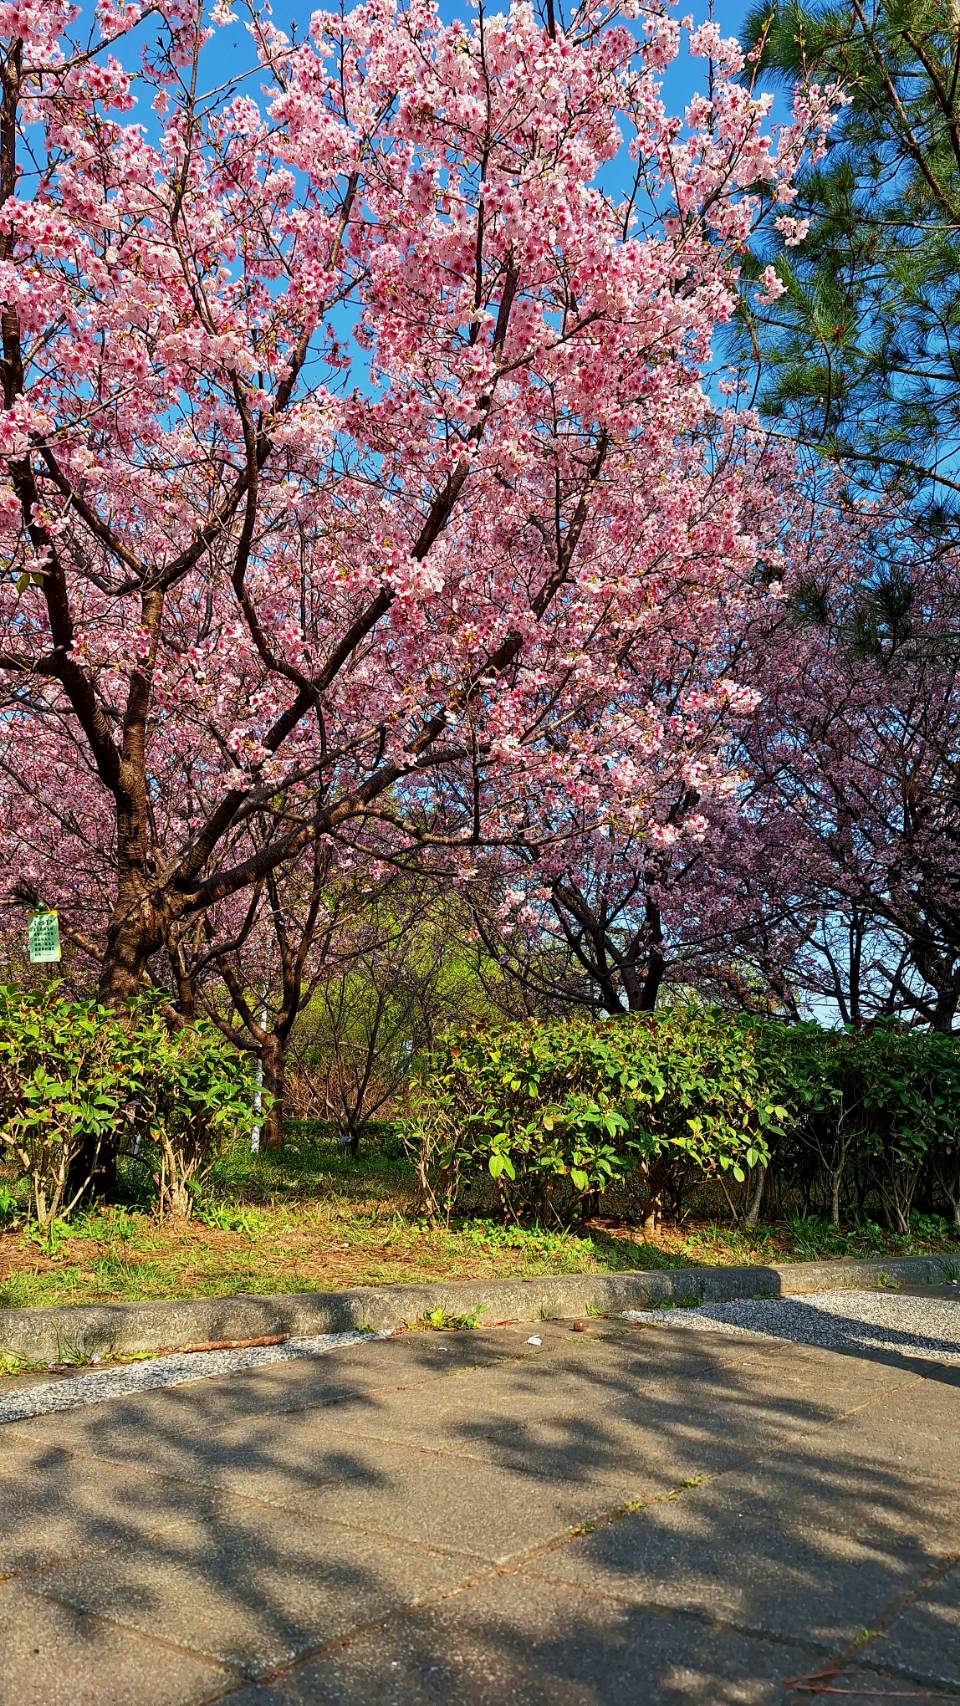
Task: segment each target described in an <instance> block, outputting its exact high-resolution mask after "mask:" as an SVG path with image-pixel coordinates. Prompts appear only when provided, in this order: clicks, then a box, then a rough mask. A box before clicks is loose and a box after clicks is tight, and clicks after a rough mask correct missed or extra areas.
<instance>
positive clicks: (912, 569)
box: [745, 515, 960, 1032]
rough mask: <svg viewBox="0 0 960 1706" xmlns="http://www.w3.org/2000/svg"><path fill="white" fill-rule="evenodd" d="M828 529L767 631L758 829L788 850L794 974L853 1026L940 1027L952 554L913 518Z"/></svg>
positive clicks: (946, 936) (951, 1015)
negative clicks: (814, 564)
mask: <svg viewBox="0 0 960 1706" xmlns="http://www.w3.org/2000/svg"><path fill="white" fill-rule="evenodd" d="M833 532H834V537H835V540H836V541H838V542H839V543H838V548H837V549H836V550H835V551H834V553H833V554H832V557H831V555H829V554H824V555H823V556H822V557H821V560H820V563H819V566H818V568H817V572H816V573H815V574H813V575H811V574H800V575H798V579H797V582H796V584H795V586H794V587H793V589H792V596H791V598H790V600H789V601H788V603H787V605H786V607H785V610H784V613H783V617H782V619H781V621H780V622H779V623H778V625H777V628H776V631H775V632H772V633H771V635H770V643H769V644H768V645H767V647H766V652H765V664H764V672H763V673H764V679H763V688H764V692H763V699H762V706H761V711H760V714H759V715H758V717H757V718H756V719H755V720H754V722H753V723H752V724H751V725H750V726H749V727H748V729H747V731H746V736H745V739H746V744H747V747H748V750H749V755H750V756H749V762H750V764H751V767H752V769H753V772H754V775H755V777H756V778H757V784H758V787H759V788H760V790H761V793H762V796H763V809H764V811H765V812H766V814H767V818H768V822H769V824H770V826H771V828H772V829H773V831H774V832H775V833H777V834H779V835H780V836H782V837H783V838H785V839H786V840H787V841H788V843H789V844H790V845H791V846H792V848H793V850H794V871H793V876H792V895H791V905H792V907H793V909H794V912H795V915H796V917H797V919H798V922H800V923H801V924H805V927H806V929H805V938H806V949H807V952H806V954H805V956H804V959H805V963H804V964H803V965H802V966H801V967H800V968H799V972H800V980H801V981H802V982H803V983H805V984H806V986H807V988H808V989H809V990H810V992H811V993H812V994H814V995H815V996H817V997H819V998H820V999H828V1000H832V1001H833V1002H834V1003H835V1004H836V1007H837V1009H838V1011H839V1013H840V1015H841V1017H842V1018H844V1019H845V1020H847V1021H849V1022H851V1023H860V1022H864V1021H868V1020H870V1019H872V1018H875V1017H878V1016H883V1015H884V1014H904V1015H906V1016H907V1017H909V1018H911V1019H912V1020H913V1021H914V1022H917V1021H919V1022H922V1023H926V1024H929V1025H930V1026H931V1027H932V1028H933V1029H934V1030H938V1031H944V1032H949V1031H950V1030H951V1029H952V1028H953V1025H954V1022H955V1017H956V1013H957V1008H958V1006H960V787H958V775H960V594H958V591H957V588H958V574H957V563H956V557H955V553H954V551H953V550H952V548H949V547H948V548H946V549H945V550H943V551H940V550H938V549H937V547H936V545H935V543H933V542H931V540H930V538H929V537H928V536H926V535H925V534H917V533H916V531H914V529H913V528H912V526H911V525H910V523H909V519H907V520H904V519H903V518H899V520H898V521H897V523H896V525H893V526H891V522H890V519H889V517H873V518H870V517H860V518H857V517H852V518H851V517H850V516H849V515H847V517H846V518H845V520H844V523H843V525H842V527H841V526H839V525H838V526H837V528H836V529H834V530H833ZM857 536H859V540H858V537H857ZM851 539H852V540H853V543H851ZM858 544H859V548H858Z"/></svg>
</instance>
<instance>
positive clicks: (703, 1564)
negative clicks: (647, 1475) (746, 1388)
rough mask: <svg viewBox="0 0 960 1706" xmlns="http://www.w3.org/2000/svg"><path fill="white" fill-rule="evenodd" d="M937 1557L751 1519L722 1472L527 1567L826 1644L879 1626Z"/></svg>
mask: <svg viewBox="0 0 960 1706" xmlns="http://www.w3.org/2000/svg"><path fill="white" fill-rule="evenodd" d="M933 1561H934V1560H933V1559H932V1558H931V1556H930V1554H929V1553H927V1552H926V1551H925V1550H924V1549H923V1548H922V1547H918V1546H916V1545H915V1544H905V1545H903V1546H902V1547H901V1548H899V1549H892V1550H890V1551H889V1552H884V1551H881V1550H880V1549H878V1548H876V1547H873V1546H867V1545H863V1544H861V1543H860V1542H858V1541H857V1540H855V1539H854V1538H853V1537H852V1536H851V1535H849V1534H843V1533H840V1534H836V1533H834V1532H833V1531H832V1529H831V1528H830V1527H829V1526H826V1527H823V1526H811V1525H807V1524H803V1523H799V1522H797V1521H796V1520H791V1519H790V1518H789V1516H788V1514H787V1513H784V1514H783V1517H782V1518H781V1519H780V1520H777V1518H776V1516H775V1515H773V1514H772V1513H771V1515H770V1517H769V1518H768V1520H766V1521H758V1520H757V1519H756V1518H754V1517H752V1516H751V1515H750V1514H749V1513H744V1511H743V1510H742V1508H741V1501H740V1500H739V1499H738V1497H737V1495H736V1492H735V1491H734V1492H731V1491H729V1490H728V1489H727V1487H726V1480H725V1478H722V1479H721V1480H720V1481H719V1482H717V1483H715V1484H714V1485H713V1486H711V1487H703V1488H699V1489H689V1490H687V1491H685V1492H683V1493H682V1494H680V1495H679V1496H677V1497H676V1498H673V1499H668V1500H666V1501H664V1502H662V1503H659V1504H655V1505H651V1506H649V1507H647V1508H646V1509H645V1510H643V1511H640V1512H638V1513H637V1514H636V1515H628V1516H626V1517H624V1518H623V1520H621V1521H619V1522H616V1523H612V1524H610V1525H609V1526H605V1527H603V1528H600V1529H598V1530H597V1531H596V1532H595V1533H593V1534H588V1535H585V1536H584V1537H583V1538H582V1539H579V1540H575V1541H573V1542H572V1543H571V1544H570V1545H568V1546H564V1547H562V1548H559V1549H558V1550H557V1551H556V1552H552V1553H547V1554H546V1555H544V1556H542V1557H540V1558H538V1559H537V1560H535V1561H534V1562H533V1563H532V1564H531V1565H529V1566H528V1568H527V1570H526V1571H525V1572H524V1574H525V1575H526V1574H529V1575H536V1576H540V1577H547V1578H550V1579H552V1580H562V1581H567V1582H570V1583H575V1584H577V1585H579V1586H580V1587H581V1588H583V1589H585V1590H586V1591H588V1592H591V1593H598V1594H612V1595H616V1596H618V1597H622V1598H626V1599H631V1600H636V1601H637V1602H639V1603H642V1604H647V1605H659V1606H670V1607H673V1608H674V1609H676V1610H684V1609H686V1610H693V1611H699V1612H701V1613H702V1614H703V1615H704V1616H711V1615H714V1616H718V1617H724V1618H727V1619H729V1620H730V1621H731V1622H733V1623H737V1624H739V1625H741V1626H742V1627H744V1628H747V1629H750V1630H751V1631H752V1632H754V1633H757V1634H764V1635H773V1636H776V1637H781V1638H784V1639H799V1640H811V1641H816V1642H818V1643H820V1644H821V1645H823V1646H824V1647H825V1648H826V1649H827V1650H828V1651H831V1650H838V1649H842V1648H843V1647H845V1646H846V1645H847V1643H848V1642H850V1641H851V1640H852V1639H853V1638H854V1637H855V1636H856V1635H857V1634H858V1633H859V1631H860V1630H861V1629H863V1628H866V1627H872V1626H873V1625H874V1624H876V1623H877V1622H878V1621H879V1620H880V1618H881V1617H882V1616H883V1615H884V1613H886V1612H887V1610H888V1609H889V1608H890V1607H891V1606H892V1605H894V1604H895V1603H896V1602H897V1600H898V1599H899V1598H900V1596H901V1595H903V1594H904V1593H906V1592H908V1591H909V1590H910V1589H911V1588H912V1587H913V1586H914V1584H915V1583H916V1582H917V1580H918V1579H919V1578H920V1577H921V1576H922V1575H923V1573H924V1572H925V1571H926V1570H928V1569H929V1568H930V1566H931V1563H932V1562H933Z"/></svg>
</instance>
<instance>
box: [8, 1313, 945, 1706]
mask: <svg viewBox="0 0 960 1706" xmlns="http://www.w3.org/2000/svg"><path fill="white" fill-rule="evenodd" d="M532 1338H540V1339H541V1340H542V1344H541V1345H539V1346H534V1345H531V1344H529V1343H528V1340H529V1339H532ZM934 1367H935V1365H931V1364H929V1363H923V1364H922V1365H921V1368H922V1373H920V1374H918V1373H917V1372H915V1370H914V1369H913V1368H912V1367H910V1366H905V1367H891V1366H890V1365H889V1364H887V1363H886V1362H885V1361H884V1360H883V1359H879V1360H878V1359H877V1358H876V1357H875V1356H874V1355H873V1353H870V1354H868V1355H866V1356H865V1355H863V1354H862V1353H858V1354H854V1353H852V1352H849V1351H847V1352H845V1353H844V1354H843V1355H841V1356H837V1355H835V1354H834V1353H832V1352H826V1351H822V1350H812V1349H809V1348H807V1347H804V1346H795V1345H789V1344H783V1343H777V1342H772V1341H759V1340H752V1339H751V1340H747V1339H743V1338H738V1339H733V1338H731V1337H726V1336H724V1335H722V1334H718V1333H705V1332H704V1333H695V1332H684V1331H678V1330H677V1329H668V1328H664V1329H658V1328H652V1329H648V1330H635V1331H630V1330H626V1329H624V1330H618V1329H610V1328H608V1327H596V1328H595V1327H593V1326H592V1325H591V1327H590V1329H589V1330H588V1331H587V1332H585V1333H582V1334H576V1335H575V1334H574V1333H572V1332H571V1331H569V1329H567V1328H565V1327H563V1326H560V1325H553V1324H547V1325H545V1326H544V1327H543V1328H542V1329H540V1330H538V1331H537V1332H535V1333H531V1332H530V1330H529V1329H519V1330H517V1329H504V1330H502V1331H500V1332H496V1331H486V1332H482V1333H477V1334H463V1335H449V1336H440V1335H422V1336H421V1335H417V1336H408V1337H405V1338H401V1339H398V1340H396V1341H383V1342H380V1343H377V1344H367V1345H361V1346H357V1347H354V1348H352V1349H350V1350H349V1351H342V1352H334V1353H330V1354H328V1355H327V1356H325V1357H323V1358H320V1359H318V1360H317V1361H316V1362H312V1363H303V1362H300V1363H292V1362H291V1363H285V1364H280V1365H275V1366H273V1367H271V1368H265V1369H260V1370H255V1371H249V1372H247V1373H245V1374H239V1375H236V1376H233V1377H231V1378H227V1379H224V1378H220V1379H211V1380H206V1381H199V1382H197V1383H196V1384H192V1385H188V1386H180V1387H176V1388H171V1389H168V1390H165V1391H159V1392H153V1393H149V1394H142V1395H137V1396H131V1397H129V1398H123V1399H116V1400H113V1401H111V1402H109V1403H104V1404H98V1405H92V1406H90V1407H88V1408H85V1409H83V1410H74V1411H70V1412H67V1413H64V1414H60V1415H56V1416H48V1417H44V1418H37V1419H35V1420H34V1421H32V1422H25V1423H18V1424H13V1425H11V1426H9V1427H8V1428H6V1429H0V1623H2V1622H3V1620H4V1618H6V1624H5V1628H4V1634H3V1636H2V1644H0V1699H2V1700H3V1703H4V1706H27V1703H29V1706H34V1703H36V1702H38V1701H43V1702H44V1706H48V1703H50V1706H59V1702H60V1701H61V1700H63V1701H67V1700H69V1701H70V1702H71V1703H73V1702H74V1701H77V1700H89V1701H91V1702H100V1701H103V1702H104V1703H105V1706H112V1703H113V1702H114V1701H117V1702H120V1701H122V1702H124V1706H181V1702H182V1703H186V1702H188V1701H189V1702H200V1701H213V1700H215V1699H220V1698H225V1699H231V1700H233V1701H234V1706H280V1703H281V1702H282V1703H284V1706H293V1703H295V1702H305V1701H317V1702H343V1703H347V1702H349V1703H351V1706H352V1703H354V1702H356V1703H360V1702H364V1703H369V1702H375V1703H376V1706H389V1703H390V1702H396V1703H397V1706H416V1703H417V1702H420V1701H424V1702H439V1701H444V1702H454V1703H460V1702H463V1703H465V1706H486V1703H487V1702H488V1701H489V1702H490V1703H491V1706H492V1703H493V1702H497V1703H498V1706H499V1702H501V1701H504V1700H509V1701H511V1702H521V1703H523V1702H527V1703H529V1706H534V1703H537V1706H539V1703H540V1702H543V1703H547V1702H554V1701H556V1702H560V1703H565V1702H578V1703H583V1706H586V1703H594V1702H595V1703H598V1706H620V1702H621V1701H622V1702H627V1701H629V1702H630V1703H631V1706H642V1703H643V1702H646V1701H650V1702H668V1703H672V1702H674V1701H676V1702H680V1701H684V1702H691V1701H692V1702H701V1701H702V1702H703V1703H704V1706H723V1703H725V1702H727V1701H730V1702H735V1701H736V1702H740V1701H751V1702H752V1701H767V1700H769V1701H781V1700H785V1699H791V1700H792V1699H793V1698H794V1693H795V1690H794V1689H793V1687H791V1688H790V1689H788V1688H787V1684H788V1683H791V1684H793V1683H795V1682H797V1680H798V1679H802V1678H804V1677H815V1676H816V1675H817V1674H818V1673H820V1672H822V1671H824V1670H825V1669H833V1670H835V1669H836V1666H837V1665H838V1664H839V1663H840V1662H841V1661H843V1662H847V1661H848V1660H850V1656H851V1655H855V1657H856V1664H857V1666H859V1668H860V1671H861V1672H862V1674H863V1676H866V1677H868V1678H872V1679H873V1684H875V1688H874V1692H876V1691H877V1689H879V1690H880V1691H882V1690H883V1689H884V1688H886V1690H887V1692H890V1677H889V1676H888V1677H887V1678H886V1679H884V1678H883V1677H882V1676H881V1674H880V1673H881V1672H882V1671H884V1670H887V1671H889V1672H890V1675H891V1676H892V1677H893V1678H894V1680H897V1679H899V1680H900V1682H901V1683H902V1688H903V1689H904V1690H909V1689H911V1688H914V1690H915V1691H916V1688H917V1687H919V1681H918V1680H917V1679H920V1680H922V1682H923V1685H924V1686H925V1687H926V1689H927V1694H928V1696H929V1697H933V1698H935V1695H933V1696H931V1695H930V1690H931V1689H933V1688H934V1687H935V1685H938V1684H939V1683H940V1682H944V1683H945V1684H946V1683H947V1680H948V1678H947V1675H946V1674H945V1675H943V1676H941V1675H940V1671H938V1666H939V1667H940V1670H942V1671H944V1672H949V1674H950V1676H951V1677H952V1678H953V1687H954V1689H955V1690H956V1689H960V1654H954V1653H953V1651H952V1649H950V1646H949V1642H947V1643H944V1642H943V1641H940V1640H939V1639H934V1638H933V1636H930V1638H929V1639H926V1638H925V1637H924V1636H923V1630H924V1629H927V1630H933V1631H934V1632H935V1631H936V1630H937V1629H938V1628H939V1627H940V1623H939V1621H938V1619H940V1620H942V1621H943V1622H944V1623H945V1625H946V1624H947V1622H948V1617H949V1612H950V1606H951V1605H952V1604H955V1597H954V1598H953V1599H952V1598H951V1595H953V1596H955V1593H956V1580H957V1572H956V1570H953V1571H951V1569H950V1567H949V1565H950V1558H951V1551H950V1548H951V1546H952V1547H953V1548H954V1550H957V1549H958V1548H960V1543H958V1541H957V1537H956V1529H955V1514H954V1512H955V1491H954V1489H955V1486H956V1485H957V1482H958V1480H960V1447H958V1445H957V1443H956V1434H957V1430H956V1427H955V1426H954V1427H953V1429H952V1434H950V1430H949V1428H948V1426H947V1424H946V1422H945V1420H944V1413H943V1404H942V1400H943V1396H944V1395H943V1392H942V1388H940V1389H939V1390H938V1388H937V1387H936V1385H935V1383H934V1382H935V1378H936V1376H935V1375H933V1369H934ZM908 1418H909V1419H908ZM948 1435H950V1437H948ZM935 1436H936V1439H937V1441H938V1444H937V1449H936V1451H935V1452H932V1451H931V1441H932V1440H933V1439H934V1437H935ZM941 1436H942V1444H941V1443H940V1441H941ZM938 1595H939V1596H940V1597H939V1598H937V1596H938ZM51 1618H54V1619H56V1618H59V1619H60V1622H59V1623H56V1626H55V1627H54V1626H53V1625H51V1623H50V1619H51ZM64 1618H66V1619H67V1621H66V1622H64V1621H63V1620H64ZM924 1618H925V1619H926V1622H925V1623H924V1621H923V1619H924ZM911 1620H912V1621H911ZM915 1626H916V1627H915ZM911 1631H912V1633H911ZM851 1663H852V1661H851V1662H849V1663H848V1669H849V1668H851ZM954 1665H955V1666H956V1671H955V1672H954V1671H953V1670H951V1668H950V1667H952V1666H954ZM871 1667H872V1668H871ZM873 1684H872V1685H873ZM813 1686H815V1685H814V1684H811V1687H813ZM947 1692H948V1694H949V1687H948V1688H947ZM812 1697H814V1696H813V1695H812V1694H811V1693H810V1692H800V1693H796V1699H797V1700H798V1701H799V1700H800V1699H801V1698H802V1699H810V1698H812ZM863 1697H864V1698H866V1697H867V1696H866V1695H864V1696H863ZM856 1698H857V1696H856V1694H853V1695H847V1696H846V1700H847V1703H848V1706H849V1703H850V1702H851V1701H855V1700H856Z"/></svg>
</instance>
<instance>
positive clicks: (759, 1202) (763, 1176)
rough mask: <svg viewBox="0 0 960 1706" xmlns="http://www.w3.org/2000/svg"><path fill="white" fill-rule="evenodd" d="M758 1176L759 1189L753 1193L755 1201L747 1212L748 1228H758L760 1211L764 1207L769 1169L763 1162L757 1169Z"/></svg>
mask: <svg viewBox="0 0 960 1706" xmlns="http://www.w3.org/2000/svg"><path fill="white" fill-rule="evenodd" d="M757 1175H758V1176H757V1188H756V1190H755V1191H754V1193H753V1199H752V1201H751V1203H750V1207H749V1208H748V1210H747V1217H746V1222H745V1224H746V1225H747V1226H756V1224H757V1221H758V1220H759V1219H760V1210H761V1208H762V1207H763V1193H764V1191H765V1189H766V1185H767V1169H766V1167H765V1166H764V1165H763V1163H762V1162H761V1163H760V1165H759V1166H758V1168H757Z"/></svg>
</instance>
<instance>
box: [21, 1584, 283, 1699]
mask: <svg viewBox="0 0 960 1706" xmlns="http://www.w3.org/2000/svg"><path fill="white" fill-rule="evenodd" d="M24 1587H25V1591H26V1592H27V1593H29V1594H30V1596H31V1598H32V1599H38V1600H47V1601H48V1602H49V1603H50V1604H51V1605H58V1606H60V1608H61V1610H63V1611H71V1612H73V1614H74V1616H75V1617H84V1618H87V1619H88V1620H89V1621H90V1622H91V1623H104V1624H106V1626H107V1627H108V1628H109V1629H119V1630H120V1632H121V1633H122V1634H124V1635H135V1636H136V1637H137V1638H138V1639H140V1640H142V1641H148V1642H149V1643H150V1645H151V1646H154V1647H161V1648H162V1649H163V1651H164V1652H167V1653H186V1654H187V1656H188V1657H189V1658H191V1659H197V1660H198V1661H200V1660H202V1661H203V1662H204V1663H205V1664H208V1665H213V1666H215V1667H216V1669H217V1670H222V1671H223V1672H224V1675H225V1676H226V1678H227V1680H228V1682H230V1684H231V1692H233V1689H234V1688H236V1687H239V1686H241V1685H245V1684H247V1683H249V1682H255V1681H256V1680H257V1679H256V1676H255V1674H254V1673H253V1672H249V1671H247V1670H245V1669H244V1667H243V1666H242V1665H235V1664H231V1663H230V1661H229V1659H220V1658H217V1657H215V1656H214V1655H213V1654H211V1653H205V1652H204V1651H203V1650H202V1649H201V1648H199V1647H190V1646H187V1644H186V1643H185V1642H184V1641H171V1640H169V1639H168V1637H167V1636H166V1635H155V1634H154V1633H153V1631H152V1630H149V1629H141V1628H140V1626H139V1625H138V1624H133V1623H123V1622H121V1621H120V1620H119V1619H118V1618H116V1617H111V1616H110V1615H109V1613H108V1612H104V1611H90V1610H88V1609H87V1607H86V1606H82V1605H77V1604H75V1602H74V1601H73V1600H70V1599H64V1598H63V1597H62V1595H60V1594H58V1593H55V1592H51V1591H50V1590H49V1589H47V1588H39V1587H34V1586H31V1585H30V1584H29V1583H25V1584H24Z"/></svg>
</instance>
